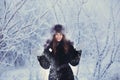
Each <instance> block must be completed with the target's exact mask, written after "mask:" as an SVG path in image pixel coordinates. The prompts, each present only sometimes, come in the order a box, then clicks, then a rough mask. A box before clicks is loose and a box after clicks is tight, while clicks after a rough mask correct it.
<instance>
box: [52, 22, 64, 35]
mask: <svg viewBox="0 0 120 80" xmlns="http://www.w3.org/2000/svg"><path fill="white" fill-rule="evenodd" d="M63 31H64V28H63V26H62V25H61V24H56V25H55V26H54V27H53V28H52V32H54V33H56V32H58V33H63Z"/></svg>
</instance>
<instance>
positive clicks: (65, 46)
mask: <svg viewBox="0 0 120 80" xmlns="http://www.w3.org/2000/svg"><path fill="white" fill-rule="evenodd" d="M62 36H63V38H62V41H63V47H64V51H65V53H67V52H68V48H69V47H68V40H67V39H66V37H65V35H64V34H63V33H62ZM56 47H57V40H56V39H55V34H54V35H53V38H52V49H53V53H54V54H55V53H56Z"/></svg>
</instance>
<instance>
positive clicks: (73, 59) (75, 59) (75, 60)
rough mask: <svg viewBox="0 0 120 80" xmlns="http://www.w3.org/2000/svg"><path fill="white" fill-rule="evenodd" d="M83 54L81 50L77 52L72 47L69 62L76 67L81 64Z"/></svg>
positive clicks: (71, 46)
mask: <svg viewBox="0 0 120 80" xmlns="http://www.w3.org/2000/svg"><path fill="white" fill-rule="evenodd" d="M81 53H82V51H81V50H79V51H77V50H76V49H74V47H73V45H70V52H69V54H70V56H69V61H70V64H71V65H72V66H76V65H78V64H79V61H80V57H81Z"/></svg>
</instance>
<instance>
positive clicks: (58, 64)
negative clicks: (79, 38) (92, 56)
mask: <svg viewBox="0 0 120 80" xmlns="http://www.w3.org/2000/svg"><path fill="white" fill-rule="evenodd" d="M63 44H64V43H63V41H61V42H59V43H58V45H57V47H56V53H55V54H54V53H53V50H52V42H51V43H50V45H49V46H48V47H47V48H45V49H44V55H42V56H38V61H39V63H40V65H41V66H42V67H43V68H44V69H48V68H49V67H50V73H49V79H48V80H74V76H73V72H72V70H71V68H70V66H69V63H70V64H71V65H72V66H76V65H78V63H79V60H80V56H81V52H80V51H76V50H75V49H74V47H73V45H72V44H71V43H70V42H68V45H69V49H68V52H67V53H65V51H64V47H63Z"/></svg>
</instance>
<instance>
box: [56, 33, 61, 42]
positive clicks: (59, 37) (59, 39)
mask: <svg viewBox="0 0 120 80" xmlns="http://www.w3.org/2000/svg"><path fill="white" fill-rule="evenodd" d="M62 38H63V34H62V33H56V34H55V39H56V40H57V41H61V40H62Z"/></svg>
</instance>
